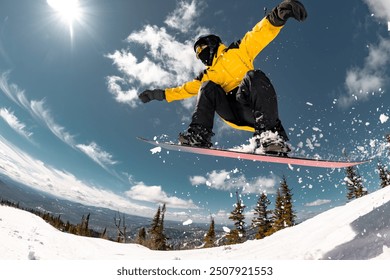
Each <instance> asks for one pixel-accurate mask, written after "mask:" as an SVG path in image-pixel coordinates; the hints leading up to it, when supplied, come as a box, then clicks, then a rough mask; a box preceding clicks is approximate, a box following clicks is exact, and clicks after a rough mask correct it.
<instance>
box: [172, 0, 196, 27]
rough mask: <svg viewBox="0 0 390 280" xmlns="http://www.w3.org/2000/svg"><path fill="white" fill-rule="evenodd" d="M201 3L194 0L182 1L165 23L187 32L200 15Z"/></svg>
mask: <svg viewBox="0 0 390 280" xmlns="http://www.w3.org/2000/svg"><path fill="white" fill-rule="evenodd" d="M198 13H199V5H198V3H197V2H196V1H195V0H193V1H192V2H191V3H189V2H185V1H180V2H179V3H178V7H177V8H176V10H174V11H173V12H172V14H170V15H169V17H168V18H167V19H166V20H165V23H166V24H167V25H168V26H169V27H171V28H175V29H178V30H180V31H181V32H183V33H186V32H188V31H189V30H190V28H191V27H192V26H193V25H194V19H195V18H196V17H197V16H198Z"/></svg>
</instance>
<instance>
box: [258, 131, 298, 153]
mask: <svg viewBox="0 0 390 280" xmlns="http://www.w3.org/2000/svg"><path fill="white" fill-rule="evenodd" d="M255 141H256V146H257V147H256V150H255V151H257V152H259V153H264V154H271V155H280V156H287V154H288V153H289V152H290V151H291V149H290V147H289V145H288V144H287V143H286V141H285V140H284V139H283V138H282V137H281V136H280V135H279V134H278V132H272V131H271V130H267V131H264V132H261V133H260V134H257V133H255Z"/></svg>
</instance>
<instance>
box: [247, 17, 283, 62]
mask: <svg viewBox="0 0 390 280" xmlns="http://www.w3.org/2000/svg"><path fill="white" fill-rule="evenodd" d="M282 28H283V26H273V25H272V24H271V23H270V22H269V20H268V19H267V18H266V17H265V18H263V19H262V20H261V21H259V22H258V23H257V24H256V25H255V26H254V27H253V29H252V30H251V31H249V32H247V33H246V34H245V36H244V38H242V40H241V44H240V49H246V52H247V55H248V57H249V59H251V60H254V59H255V57H256V56H257V55H258V54H259V53H260V52H261V51H262V50H263V49H264V48H265V47H266V46H267V45H268V44H269V43H270V42H272V40H273V39H275V37H276V36H277V35H278V34H279V32H280V30H281V29H282Z"/></svg>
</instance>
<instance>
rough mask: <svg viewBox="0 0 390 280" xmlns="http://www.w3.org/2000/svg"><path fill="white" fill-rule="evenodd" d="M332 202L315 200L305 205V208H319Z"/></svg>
mask: <svg viewBox="0 0 390 280" xmlns="http://www.w3.org/2000/svg"><path fill="white" fill-rule="evenodd" d="M331 202H332V201H331V200H329V199H317V200H315V201H313V202H309V203H306V204H305V206H309V207H313V206H320V205H324V204H328V203H331Z"/></svg>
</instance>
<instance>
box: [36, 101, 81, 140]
mask: <svg viewBox="0 0 390 280" xmlns="http://www.w3.org/2000/svg"><path fill="white" fill-rule="evenodd" d="M30 104H31V105H30V112H31V114H32V115H33V116H34V117H35V118H36V119H38V120H39V121H41V122H42V123H43V124H45V125H46V127H47V128H48V129H49V130H50V131H51V132H52V133H53V134H54V135H55V136H56V137H57V138H58V139H60V140H61V141H63V142H65V143H66V144H68V145H69V146H71V147H74V146H75V140H74V136H73V135H71V134H70V133H69V132H67V131H66V129H65V127H63V126H61V125H59V124H57V123H56V122H55V121H54V119H53V117H52V115H51V113H50V110H49V109H48V108H46V107H45V101H44V100H41V101H36V100H32V101H31V103H30Z"/></svg>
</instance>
